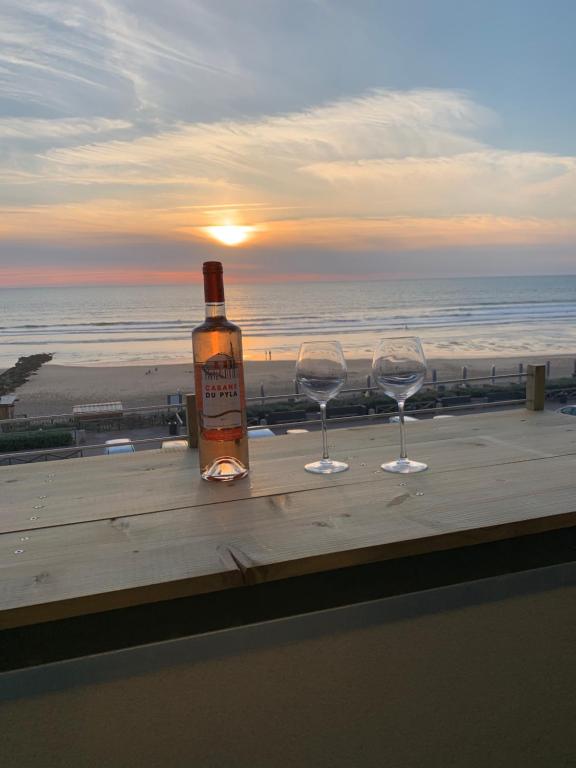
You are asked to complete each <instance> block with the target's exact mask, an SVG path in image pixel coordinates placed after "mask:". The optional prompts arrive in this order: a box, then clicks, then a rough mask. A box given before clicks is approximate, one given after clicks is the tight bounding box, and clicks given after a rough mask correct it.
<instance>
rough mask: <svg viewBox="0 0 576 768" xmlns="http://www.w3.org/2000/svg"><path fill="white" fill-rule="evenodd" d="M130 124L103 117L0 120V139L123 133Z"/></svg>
mask: <svg viewBox="0 0 576 768" xmlns="http://www.w3.org/2000/svg"><path fill="white" fill-rule="evenodd" d="M131 127H132V124H131V123H130V122H128V121H127V120H111V119H108V118H105V117H95V118H91V119H85V118H61V119H43V118H34V117H30V118H22V117H4V118H0V138H3V139H32V140H38V139H69V138H71V137H77V136H82V135H88V134H98V133H113V132H116V131H125V130H127V129H128V128H131Z"/></svg>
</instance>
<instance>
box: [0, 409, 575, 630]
mask: <svg viewBox="0 0 576 768" xmlns="http://www.w3.org/2000/svg"><path fill="white" fill-rule="evenodd" d="M456 422H457V423H456ZM572 424H573V422H571V421H570V420H566V418H565V417H560V418H558V417H557V416H556V415H555V414H546V413H544V414H530V415H528V416H527V415H526V412H515V413H514V414H498V415H497V417H495V416H491V417H488V418H486V416H485V415H484V414H482V415H480V416H473V417H459V418H458V419H453V420H446V421H440V422H435V423H434V422H431V421H429V422H423V423H421V424H416V425H414V424H410V425H409V426H410V430H409V436H410V437H412V443H411V445H412V447H413V453H414V455H415V456H417V457H418V458H422V459H423V460H425V461H427V462H428V463H429V464H430V466H431V468H432V469H431V470H430V471H429V472H427V473H423V474H419V475H412V476H396V475H390V474H388V473H384V472H382V471H381V470H379V469H378V466H379V464H380V463H381V462H382V461H383V460H385V459H387V458H388V455H386V454H387V451H394V452H395V451H396V449H397V437H398V435H397V428H394V429H393V430H392V429H386V428H384V429H383V428H381V427H362V428H359V429H351V430H339V431H338V432H337V433H336V432H335V431H333V435H332V436H333V437H334V438H336V439H335V442H337V444H338V445H339V448H340V450H337V451H336V452H335V455H338V456H343V457H346V458H348V459H349V460H350V462H351V465H352V468H351V470H350V472H347V473H343V474H342V475H337V476H335V477H322V476H314V475H310V474H308V473H306V472H304V471H303V468H302V465H303V463H304V461H305V459H306V454H307V452H309V451H310V453H308V455H312V456H314V455H316V454H317V449H318V442H319V439H320V436H319V434H318V433H314V434H310V435H303V436H294V437H287V438H283V439H282V438H274V439H272V440H271V441H261V442H256V443H255V445H254V456H255V457H258V460H256V461H254V462H253V465H254V471H253V473H252V475H251V478H250V480H249V481H248V482H246V483H244V485H242V484H237V485H236V484H235V485H226V486H217V485H212V484H208V483H203V482H201V481H200V479H199V478H198V476H197V469H196V471H195V468H194V466H193V458H191V454H192V452H191V451H186V452H183V453H179V454H162V453H161V452H146V453H145V454H136V455H135V456H127V457H121V458H122V459H123V461H112V462H111V461H110V457H98V458H95V459H86V460H74V461H69V462H58V463H57V464H56V465H49V466H48V467H46V466H45V465H43V466H41V467H40V466H37V465H32V466H28V467H18V468H14V469H12V468H8V471H6V470H5V471H4V472H3V474H2V475H1V476H0V493H1V494H2V495H1V496H0V503H1V510H2V515H1V520H2V525H3V526H4V530H5V531H8V532H5V533H3V534H2V535H0V545H1V546H0V627H9V626H17V625H22V624H26V623H32V622H39V621H47V620H50V619H54V618H61V617H64V616H71V615H78V614H82V613H90V612H94V611H102V610H107V609H112V608H117V607H122V606H127V605H134V604H138V603H143V602H153V601H158V600H168V599H172V598H175V597H179V596H184V595H192V594H197V593H200V592H206V591H215V590H219V589H228V588H231V587H234V586H240V585H242V584H246V583H248V584H249V583H256V582H262V581H272V580H275V579H281V578H286V577H288V576H296V575H304V574H308V573H314V572H317V571H321V570H329V569H334V568H341V567H344V566H349V565H359V564H362V563H367V562H373V561H375V560H383V559H389V558H394V557H400V556H406V555H411V554H419V553H423V552H431V551H435V550H438V549H446V548H457V547H463V546H468V545H470V544H477V543H481V542H488V541H493V540H495V539H499V538H508V537H511V536H519V535H525V534H528V533H534V532H540V531H544V530H551V529H554V528H556V527H562V526H567V525H574V524H576V514H575V510H576V499H575V497H574V482H573V479H572V476H573V466H574V461H575V459H574V455H575V454H576V426H572ZM391 426H393V425H391ZM392 431H393V435H392ZM49 475H53V477H49ZM41 496H42V497H44V496H45V497H46V498H40V497H41ZM35 500H37V504H33V503H32V502H33V501H35ZM36 506H38V507H39V509H34V507H36ZM31 513H32V514H31ZM36 516H38V517H40V518H41V519H40V520H30V517H36ZM26 521H28V523H29V524H27V523H26ZM23 525H24V526H26V528H22V527H21V526H23ZM10 526H12V528H10ZM17 550H23V551H22V552H17Z"/></svg>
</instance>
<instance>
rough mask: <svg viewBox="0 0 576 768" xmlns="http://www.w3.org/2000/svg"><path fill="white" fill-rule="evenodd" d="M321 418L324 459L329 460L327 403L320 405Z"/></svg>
mask: <svg viewBox="0 0 576 768" xmlns="http://www.w3.org/2000/svg"><path fill="white" fill-rule="evenodd" d="M320 416H321V417H322V458H323V459H329V458H330V457H329V456H328V433H327V431H326V403H320Z"/></svg>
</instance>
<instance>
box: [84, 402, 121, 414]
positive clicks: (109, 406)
mask: <svg viewBox="0 0 576 768" xmlns="http://www.w3.org/2000/svg"><path fill="white" fill-rule="evenodd" d="M111 412H114V413H122V403H121V402H120V401H119V400H117V401H116V402H114V403H88V404H87V405H75V406H74V407H73V408H72V413H80V414H81V413H111Z"/></svg>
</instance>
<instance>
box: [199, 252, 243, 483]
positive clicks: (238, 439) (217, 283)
mask: <svg viewBox="0 0 576 768" xmlns="http://www.w3.org/2000/svg"><path fill="white" fill-rule="evenodd" d="M202 271H203V274H204V297H205V300H206V319H205V320H204V322H203V323H202V324H201V325H199V326H198V327H197V328H194V330H193V331H192V349H193V352H194V379H195V385H196V408H197V411H198V451H199V460H200V472H201V474H202V477H203V478H204V480H217V481H221V482H222V481H230V480H236V479H238V478H241V477H246V475H247V474H248V467H249V463H248V433H247V429H246V396H245V391H244V369H243V364H242V333H241V331H240V328H238V326H237V325H234V324H233V323H231V322H229V321H228V320H227V319H226V308H225V305H224V281H223V276H222V264H221V263H220V262H219V261H206V262H204V265H203V269H202Z"/></svg>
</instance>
